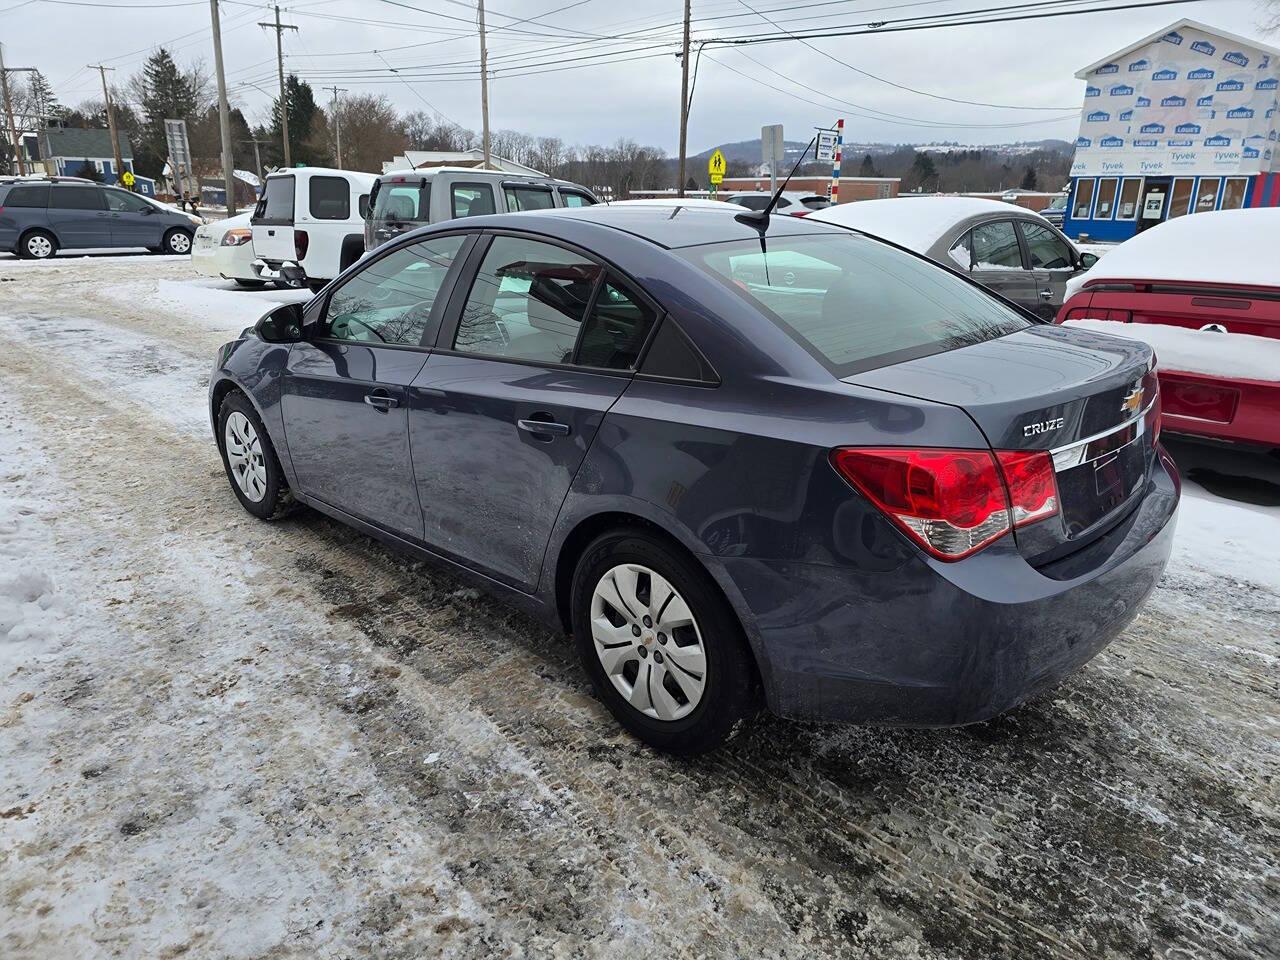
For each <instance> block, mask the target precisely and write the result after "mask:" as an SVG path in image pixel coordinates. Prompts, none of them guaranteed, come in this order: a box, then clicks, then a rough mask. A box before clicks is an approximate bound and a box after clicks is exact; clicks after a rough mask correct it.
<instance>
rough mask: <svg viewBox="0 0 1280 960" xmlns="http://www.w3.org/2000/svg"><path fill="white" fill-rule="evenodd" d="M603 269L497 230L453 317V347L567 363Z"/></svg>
mask: <svg viewBox="0 0 1280 960" xmlns="http://www.w3.org/2000/svg"><path fill="white" fill-rule="evenodd" d="M601 272H602V268H601V266H600V265H599V264H598V263H595V262H593V261H591V260H588V259H586V258H585V257H582V256H580V255H579V254H576V253H573V252H571V251H569V250H565V249H563V248H561V247H556V246H552V245H551V244H547V243H541V242H539V241H536V240H526V239H523V238H521V237H503V236H499V237H495V238H494V240H493V243H492V244H490V246H489V250H488V251H487V252H486V253H485V255H484V260H483V262H482V263H481V264H480V270H479V272H478V273H477V274H476V279H475V282H474V283H473V284H472V286H471V293H470V294H469V295H468V296H467V302H466V305H465V306H464V307H463V308H462V316H461V318H460V319H459V321H458V333H457V336H456V337H455V338H454V344H453V346H454V349H455V350H461V351H464V352H466V353H478V354H482V355H484V356H491V357H499V358H502V359H509V360H531V361H537V362H541V363H571V362H572V361H573V353H574V346H575V344H576V343H577V340H578V333H579V328H580V327H581V325H582V320H583V317H584V316H585V315H586V313H587V308H588V307H589V306H591V305H592V295H593V294H594V293H595V292H596V283H597V281H598V280H599V278H600V274H601Z"/></svg>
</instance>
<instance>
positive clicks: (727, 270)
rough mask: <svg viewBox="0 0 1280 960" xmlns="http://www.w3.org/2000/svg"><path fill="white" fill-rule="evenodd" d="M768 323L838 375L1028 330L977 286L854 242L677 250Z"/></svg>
mask: <svg viewBox="0 0 1280 960" xmlns="http://www.w3.org/2000/svg"><path fill="white" fill-rule="evenodd" d="M681 252H682V253H683V255H684V256H686V257H688V258H689V259H690V260H692V261H693V262H694V263H695V264H697V265H698V266H700V267H702V268H703V269H705V270H707V271H708V272H709V273H711V274H713V275H714V276H716V277H719V278H720V279H721V280H723V281H724V282H725V283H726V284H728V285H729V287H730V288H731V289H733V290H734V291H736V292H737V293H738V294H739V295H741V296H742V297H743V298H744V299H746V300H748V301H749V302H751V303H752V304H754V305H755V306H757V307H760V308H761V309H762V310H763V311H764V313H765V314H766V315H767V316H769V317H770V318H772V319H773V320H774V321H775V322H776V323H778V324H779V326H781V327H782V328H783V329H784V330H786V331H787V332H788V333H790V334H791V335H792V336H793V337H795V338H796V339H797V340H798V341H799V342H800V343H801V345H803V346H804V347H805V348H806V349H807V350H808V351H809V352H810V353H812V354H813V355H814V356H815V357H817V358H818V359H819V360H821V361H823V363H824V364H826V366H827V367H828V368H829V369H830V370H831V371H832V373H834V374H835V375H836V376H838V377H843V376H848V375H849V374H852V373H857V372H858V371H860V370H869V369H871V368H873V367H880V366H884V365H886V364H890V363H897V362H899V361H901V360H909V359H912V358H914V357H922V356H927V355H928V354H931V353H942V352H943V351H946V350H954V349H956V348H958V347H963V346H968V345H969V344H972V343H980V342H982V341H984V340H992V339H994V338H996V337H1002V336H1004V335H1006V334H1008V333H1012V332H1013V331H1015V330H1021V329H1022V328H1024V327H1028V326H1030V325H1031V321H1030V320H1027V319H1026V318H1025V317H1023V316H1022V315H1021V314H1019V313H1018V312H1016V311H1015V310H1013V309H1011V308H1009V307H1006V306H1005V305H1004V304H1002V303H1001V302H1000V301H998V300H996V299H995V298H994V297H992V296H990V295H989V294H987V293H985V292H984V291H983V290H982V289H981V288H980V287H977V286H976V285H974V284H971V283H968V282H966V281H965V280H962V279H961V278H959V277H957V276H954V275H953V274H951V273H948V272H947V271H946V270H944V269H942V268H941V267H939V266H937V265H935V264H933V263H931V262H930V261H928V260H925V259H923V258H921V257H916V256H913V255H911V254H909V253H905V252H903V251H901V250H898V249H895V248H894V247H891V246H889V245H887V244H884V243H880V242H878V241H875V240H872V239H870V238H868V237H862V236H858V235H857V234H852V233H850V234H844V233H840V234H835V233H832V234H822V235H815V236H800V237H778V238H776V239H772V240H768V239H766V241H765V250H764V251H762V250H761V244H760V241H758V240H750V241H747V240H743V241H733V242H731V243H717V244H708V245H706V246H699V247H690V248H688V249H686V250H684V251H681Z"/></svg>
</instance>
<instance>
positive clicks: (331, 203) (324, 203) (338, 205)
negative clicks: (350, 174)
mask: <svg viewBox="0 0 1280 960" xmlns="http://www.w3.org/2000/svg"><path fill="white" fill-rule="evenodd" d="M308 206H309V208H310V210H311V216H313V217H315V218H316V219H317V220H348V219H350V217H351V185H350V184H348V183H347V181H346V179H345V178H343V177H312V178H311V200H310V202H309V204H308Z"/></svg>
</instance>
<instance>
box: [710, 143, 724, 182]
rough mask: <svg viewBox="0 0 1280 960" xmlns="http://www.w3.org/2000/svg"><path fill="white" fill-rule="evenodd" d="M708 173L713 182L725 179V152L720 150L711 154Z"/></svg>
mask: <svg viewBox="0 0 1280 960" xmlns="http://www.w3.org/2000/svg"><path fill="white" fill-rule="evenodd" d="M707 173H708V174H709V175H710V177H711V182H712V183H719V182H720V181H722V180H723V179H724V154H723V153H721V152H720V151H719V150H717V151H715V153H713V154H711V159H710V160H708V161H707Z"/></svg>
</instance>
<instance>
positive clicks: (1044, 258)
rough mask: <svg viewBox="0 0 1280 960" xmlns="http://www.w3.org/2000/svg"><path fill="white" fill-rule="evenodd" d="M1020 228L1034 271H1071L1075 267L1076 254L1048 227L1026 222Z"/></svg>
mask: <svg viewBox="0 0 1280 960" xmlns="http://www.w3.org/2000/svg"><path fill="white" fill-rule="evenodd" d="M1018 226H1020V227H1021V228H1022V239H1024V240H1026V241H1027V253H1028V255H1029V256H1030V257H1031V269H1032V270H1070V269H1072V268H1073V267H1075V265H1076V258H1075V254H1074V253H1073V252H1072V250H1071V248H1070V247H1069V246H1067V242H1066V241H1065V240H1063V239H1062V238H1061V237H1059V236H1058V235H1057V234H1056V233H1054V232H1053V231H1052V230H1050V229H1049V228H1048V227H1042V226H1041V225H1040V224H1038V223H1027V222H1025V221H1023V222H1021V223H1019V224H1018Z"/></svg>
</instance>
